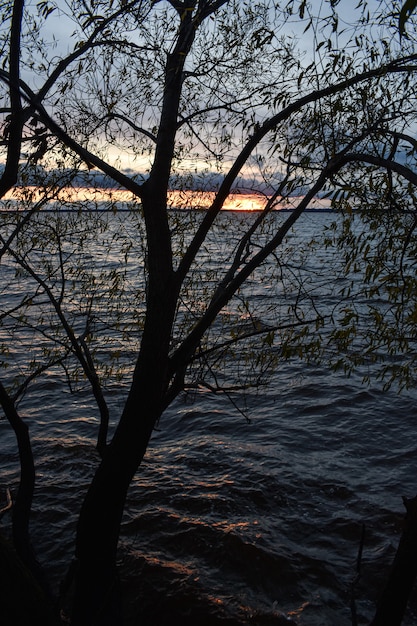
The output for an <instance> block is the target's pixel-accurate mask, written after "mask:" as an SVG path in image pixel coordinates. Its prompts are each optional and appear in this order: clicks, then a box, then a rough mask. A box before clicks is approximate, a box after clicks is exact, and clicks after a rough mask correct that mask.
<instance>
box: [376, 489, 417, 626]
mask: <svg viewBox="0 0 417 626" xmlns="http://www.w3.org/2000/svg"><path fill="white" fill-rule="evenodd" d="M403 500H404V505H405V508H406V509H407V512H406V515H405V518H404V528H403V532H402V535H401V538H400V542H399V544H398V549H397V553H396V555H395V559H394V563H393V565H392V569H391V572H390V575H389V578H388V582H387V584H386V586H385V589H384V591H383V593H382V595H381V598H380V600H379V602H378V605H377V610H376V613H375V617H374V619H373V620H372V622H371V626H400V624H401V622H402V620H403V618H404V613H405V610H406V608H407V602H408V598H409V596H410V593H411V590H412V588H413V585H414V582H415V579H416V576H417V496H416V497H415V498H412V499H410V500H408V499H406V498H404V499H403Z"/></svg>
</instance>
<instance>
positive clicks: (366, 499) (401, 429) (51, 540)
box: [0, 215, 417, 626]
mask: <svg viewBox="0 0 417 626" xmlns="http://www.w3.org/2000/svg"><path fill="white" fill-rule="evenodd" d="M310 219H312V218H310ZM314 219H322V220H324V219H325V216H323V215H321V216H315V218H314ZM361 380H362V377H361V375H360V374H359V373H358V375H353V376H352V377H350V378H348V379H347V378H345V377H343V376H342V375H341V374H335V373H332V372H330V371H329V370H327V369H326V368H325V367H316V366H312V365H306V364H305V363H302V362H298V361H296V360H295V361H291V362H286V363H283V364H282V365H281V366H280V367H279V368H278V370H277V372H276V373H275V374H274V376H273V379H272V381H271V384H270V386H269V387H268V388H267V389H265V390H262V391H260V392H259V393H257V394H255V393H254V392H253V393H252V392H247V393H246V398H245V404H246V412H247V414H248V416H249V417H250V421H249V422H248V421H247V420H245V418H244V417H243V416H242V415H241V414H240V413H239V412H238V411H237V410H236V409H235V407H234V406H233V405H232V404H231V403H229V401H228V400H227V398H225V397H223V396H222V397H218V396H215V395H213V394H210V393H208V392H204V391H198V392H196V393H194V394H192V395H190V394H189V395H186V394H184V395H182V396H181V397H180V398H179V399H177V401H176V402H175V404H174V405H172V406H171V407H170V408H169V409H168V411H167V412H166V413H165V415H164V416H163V418H162V419H161V422H160V424H159V427H158V430H157V431H156V432H155V433H154V436H153V439H152V442H151V446H150V449H149V451H148V454H147V456H146V460H145V462H144V464H143V466H142V467H141V468H140V470H139V472H138V474H137V477H136V479H135V481H134V483H133V485H132V488H131V490H130V492H129V498H128V503H127V507H126V513H125V517H124V520H123V526H122V534H121V545H120V564H121V573H122V579H123V584H124V587H125V592H126V597H127V598H128V599H129V601H128V608H127V611H128V615H129V620H130V623H132V624H138V625H139V624H146V625H147V626H150V625H151V624H154V625H155V626H165V625H168V624H175V623H183V624H193V623H194V624H201V625H204V624H207V625H208V626H210V625H213V626H214V625H215V624H217V623H219V624H220V623H224V624H226V623H229V624H237V623H248V624H249V623H252V624H255V623H256V624H278V623H281V621H280V620H279V617H280V616H288V617H291V618H292V619H293V620H294V621H295V622H296V623H297V624H300V625H305V626H345V625H346V626H348V625H350V624H351V623H352V621H351V600H352V596H354V597H355V600H356V607H357V611H358V618H359V623H367V621H369V619H370V617H371V616H372V614H373V607H374V601H375V599H376V597H377V595H378V592H379V591H380V590H381V585H382V581H383V580H384V578H385V575H386V573H387V568H388V567H389V564H390V562H391V560H392V557H393V554H394V551H395V548H396V545H397V542H398V538H399V534H400V530H401V519H402V516H403V513H404V511H403V505H402V501H401V497H402V496H407V497H412V496H414V495H415V493H416V491H417V471H416V470H417V438H416V436H415V431H416V426H415V421H416V420H415V407H416V400H417V393H416V392H415V391H407V392H404V393H403V394H402V395H398V394H397V393H396V392H395V391H394V390H391V391H383V390H382V386H381V385H380V384H377V383H372V384H371V385H370V386H364V385H363V384H362V382H361ZM122 396H123V393H120V394H119V393H118V392H117V389H116V390H115V389H113V390H112V393H111V396H110V404H111V409H112V412H113V414H114V415H115V416H117V414H118V413H119V411H120V409H121V407H122ZM20 409H21V412H22V414H23V415H26V416H27V421H28V424H29V426H30V428H31V432H32V434H33V438H34V451H35V455H36V462H37V467H38V477H37V490H36V499H35V503H34V512H33V521H32V530H33V540H34V544H35V546H36V548H37V550H38V553H39V555H40V558H41V560H42V562H43V563H44V565H45V566H46V568H47V570H48V572H49V573H50V575H51V576H52V578H53V580H54V584H55V585H57V584H58V582H59V580H60V578H61V577H62V576H63V574H64V572H65V569H66V567H67V565H68V562H69V560H70V558H71V554H72V548H73V538H74V528H75V523H76V517H77V511H78V509H79V505H80V501H81V498H82V496H83V494H84V492H85V489H86V488H87V485H88V483H89V481H90V479H91V477H92V474H93V471H94V467H95V465H96V461H97V458H96V454H95V452H94V438H95V434H96V425H97V416H96V409H95V407H94V404H93V402H92V401H91V399H90V397H89V396H88V395H84V394H83V393H82V392H78V393H77V394H75V396H72V395H71V394H70V393H69V391H68V389H67V388H66V387H64V386H63V385H62V383H61V381H60V380H59V379H58V377H56V376H54V375H51V376H50V377H47V378H46V379H44V380H42V381H40V382H39V383H37V384H36V385H35V386H34V388H33V390H32V391H31V392H30V393H29V394H28V395H27V398H25V400H24V401H23V402H22V404H21V407H20ZM0 437H1V446H2V453H1V467H2V476H1V483H2V485H10V486H11V487H12V488H15V486H16V483H17V467H16V450H15V447H14V442H13V438H12V436H11V434H10V431H9V427H8V425H7V424H6V422H5V421H0ZM5 525H7V520H6V519H3V520H2V526H5ZM363 525H365V541H364V549H363V558H362V563H361V574H362V575H361V579H360V581H359V582H358V583H357V584H356V586H354V587H353V586H352V585H353V581H354V579H355V575H356V559H357V554H358V548H359V545H360V541H361V534H362V527H363ZM178 616H180V617H178ZM187 620H188V621H187ZM239 620H240V621H239ZM404 624H406V625H408V626H411V625H413V624H417V597H416V595H415V594H414V596H413V598H412V602H411V608H410V611H409V613H408V615H407V619H406V620H405V622H404Z"/></svg>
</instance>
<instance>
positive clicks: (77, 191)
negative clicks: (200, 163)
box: [0, 187, 330, 211]
mask: <svg viewBox="0 0 417 626" xmlns="http://www.w3.org/2000/svg"><path fill="white" fill-rule="evenodd" d="M46 195H47V202H51V203H53V202H61V203H66V204H78V203H81V202H89V203H91V204H92V205H94V204H97V203H112V204H113V205H114V204H116V203H131V202H133V201H134V200H135V196H134V195H133V194H132V193H131V192H130V191H126V190H125V189H108V188H101V187H63V188H61V189H51V190H48V191H47V192H46ZM215 195H216V194H215V192H214V191H192V190H188V189H187V190H178V189H175V190H171V191H169V192H168V206H169V208H172V209H208V208H209V207H210V206H211V204H212V202H213V200H214V198H215ZM44 199H45V190H43V189H42V190H41V189H40V188H37V187H15V188H14V189H12V190H10V191H9V192H8V193H7V194H6V195H5V197H4V199H3V200H2V201H0V209H1V208H4V209H6V208H9V207H7V206H6V203H7V202H8V201H12V202H14V203H16V204H17V207H15V208H22V209H26V208H28V204H32V203H35V202H40V201H42V200H44ZM300 199H301V198H299V197H291V198H286V199H282V200H281V201H280V202H279V201H277V202H276V203H275V205H274V209H275V210H282V209H292V208H295V207H296V206H297V205H298V202H299V201H300ZM267 201H268V196H267V195H265V194H261V193H237V192H234V193H231V194H229V196H228V197H227V198H226V200H225V202H224V205H223V210H226V211H262V210H263V209H264V208H265V205H266V203H267ZM19 204H21V206H20V207H19ZM329 206H330V202H329V201H328V200H323V199H320V198H315V199H314V200H313V201H312V202H311V203H310V208H315V209H319V208H321V209H322V208H328V207H329Z"/></svg>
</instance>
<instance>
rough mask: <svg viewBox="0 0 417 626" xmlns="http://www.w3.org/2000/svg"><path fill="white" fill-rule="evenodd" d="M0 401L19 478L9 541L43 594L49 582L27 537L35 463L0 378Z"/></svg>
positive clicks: (24, 426)
mask: <svg viewBox="0 0 417 626" xmlns="http://www.w3.org/2000/svg"><path fill="white" fill-rule="evenodd" d="M0 404H1V406H2V407H3V410H4V413H5V415H6V418H7V420H8V422H9V424H10V425H11V427H12V428H13V430H14V433H15V436H16V441H17V446H18V449H19V462H20V481H19V488H18V491H17V494H16V497H15V500H14V503H13V509H12V533H13V545H14V548H15V550H16V552H17V554H18V556H19V558H20V559H21V561H22V563H23V564H24V565H25V566H26V567H27V568H28V569H29V570H30V572H31V573H32V575H33V576H34V578H35V579H36V581H37V582H38V584H39V585H40V586H41V588H42V590H43V591H44V592H45V593H46V595H48V596H50V595H51V594H50V589H49V585H48V583H47V581H46V578H45V575H44V573H43V570H42V568H41V566H40V564H39V562H38V560H37V558H36V555H35V552H34V550H33V547H32V544H31V541H30V532H29V520H30V512H31V509H32V500H33V493H34V489H35V464H34V460H33V453H32V445H31V442H30V435H29V428H28V426H27V424H25V422H24V421H23V420H22V418H21V417H20V415H19V413H18V412H17V410H16V407H15V403H14V402H13V399H12V398H11V397H10V395H9V394H8V393H7V391H6V389H5V387H4V386H3V384H2V383H1V382H0Z"/></svg>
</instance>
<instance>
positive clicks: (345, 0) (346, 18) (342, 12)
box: [25, 0, 381, 171]
mask: <svg viewBox="0 0 417 626" xmlns="http://www.w3.org/2000/svg"><path fill="white" fill-rule="evenodd" d="M32 1H33V5H34V6H36V5H37V4H38V3H37V2H36V0H32ZM311 4H312V7H313V12H316V11H318V12H320V14H322V15H326V14H328V13H329V2H328V1H326V0H312V3H311ZM356 4H357V3H356V2H352V0H340V2H339V3H338V5H337V13H338V16H339V21H340V23H343V26H344V27H346V29H347V31H349V23H350V22H351V20H352V19H353V17H354V14H355V6H356ZM380 4H381V2H380V1H379V0H369V1H368V5H369V6H370V7H371V8H372V7H378V6H379V5H380ZM58 5H61V6H63V7H64V6H65V5H66V3H65V1H64V0H58ZM307 21H308V16H307V14H305V16H304V19H303V20H300V18H299V16H298V15H295V16H294V17H293V19H291V20H290V22H289V23H288V24H287V26H286V29H287V31H288V34H296V35H298V36H299V37H300V44H299V45H300V46H301V47H302V48H303V49H304V50H305V55H306V56H305V63H308V62H309V57H310V56H311V55H312V54H313V49H314V40H313V31H312V29H309V30H307V31H306V32H303V31H304V29H305V24H306V22H307ZM46 25H47V28H46V29H45V38H46V39H47V40H52V38H54V39H55V40H56V42H57V44H56V48H55V50H54V55H56V56H55V60H56V59H57V58H58V56H60V55H61V54H62V55H65V54H66V53H68V52H69V51H71V50H72V48H73V45H74V39H72V38H71V36H70V35H71V33H72V32H73V30H74V27H73V24H71V22H70V21H69V20H68V19H64V18H63V16H62V15H59V14H58V13H52V14H51V15H50V16H49V17H48V20H47V22H46ZM342 43H343V36H342V37H341V40H340V44H342ZM25 78H26V77H25ZM27 81H28V82H29V84H30V83H31V77H29V76H28V77H27ZM33 86H34V87H35V85H33ZM108 152H109V158H110V160H111V161H112V162H113V163H116V161H119V166H120V167H121V168H122V169H124V170H130V169H134V170H135V171H146V169H148V168H149V165H150V161H149V158H148V157H144V158H143V159H142V161H141V160H140V159H138V158H136V159H135V160H134V161H132V159H131V157H130V155H129V154H128V153H127V152H125V151H120V150H119V149H118V148H117V147H114V146H111V145H110V146H108ZM193 165H194V166H195V167H197V168H198V167H199V164H198V163H197V164H196V163H194V164H193ZM204 166H205V164H204Z"/></svg>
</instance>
